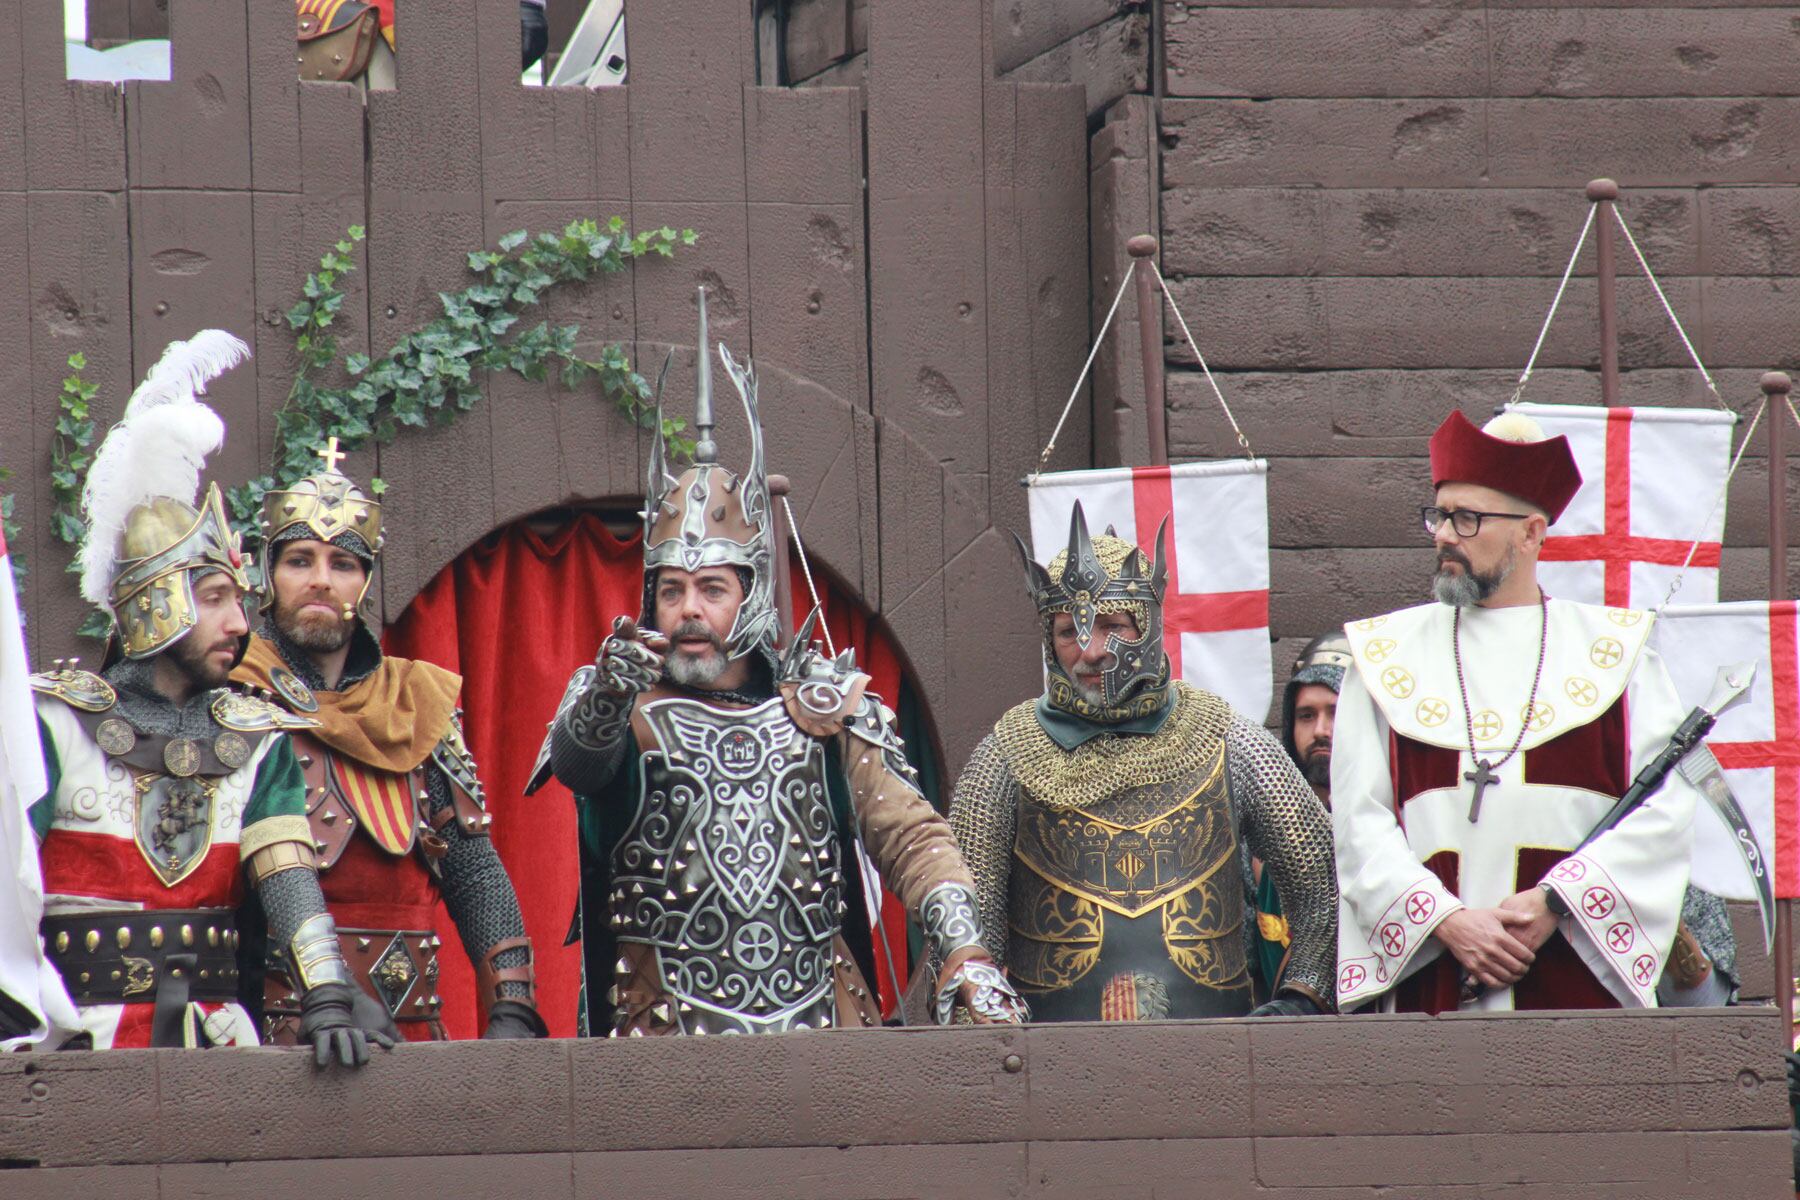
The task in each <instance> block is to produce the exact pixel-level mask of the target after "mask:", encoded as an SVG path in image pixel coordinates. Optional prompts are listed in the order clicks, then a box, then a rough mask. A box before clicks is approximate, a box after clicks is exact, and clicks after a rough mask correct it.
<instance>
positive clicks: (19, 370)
mask: <svg viewBox="0 0 1800 1200" xmlns="http://www.w3.org/2000/svg"><path fill="white" fill-rule="evenodd" d="M5 20H6V18H5V17H3V16H0V24H4V22H5ZM4 53H5V51H4V49H0V55H4ZM30 211H31V205H30V201H29V198H28V197H27V196H26V195H25V194H24V193H23V192H10V193H7V192H0V278H4V279H7V280H11V281H13V285H12V286H11V287H9V288H7V289H5V290H3V291H0V395H5V396H10V397H13V401H12V403H10V404H5V405H0V467H3V468H5V469H6V470H7V471H9V472H11V474H12V479H13V481H14V482H12V483H9V484H6V485H4V486H6V487H7V488H8V489H9V494H10V495H11V496H12V498H13V519H14V520H16V521H18V522H19V529H20V532H19V533H17V534H15V535H14V536H13V538H12V539H11V544H9V545H8V547H7V551H8V553H9V554H11V555H13V556H15V560H16V556H19V555H23V556H24V557H25V559H26V561H27V563H28V565H30V566H33V567H35V566H37V565H38V561H39V560H38V556H37V543H38V541H39V540H40V539H41V540H48V527H49V524H50V515H49V512H48V510H45V512H44V513H43V515H42V516H41V517H40V516H39V515H38V497H37V492H38V490H39V488H40V487H42V486H43V484H44V482H45V481H43V480H40V479H39V478H38V476H40V475H43V474H45V473H46V472H44V471H42V470H34V469H33V467H34V465H35V464H36V463H37V462H38V459H37V457H36V455H35V454H34V452H33V443H34V442H35V441H36V440H37V437H38V428H37V427H38V425H39V424H40V423H41V424H44V425H49V424H51V423H52V422H53V421H54V417H53V416H52V415H51V413H52V406H53V405H54V404H55V403H56V397H55V395H54V394H53V393H46V394H45V395H44V396H43V398H42V399H39V398H38V397H36V396H35V395H34V394H33V392H32V386H31V376H32V367H33V365H34V364H33V361H32V354H31V335H32V324H33V322H32V319H31V287H30V279H31V240H30V238H29V237H28V236H27V234H28V231H29V229H30V228H31V222H30ZM64 369H65V370H67V368H66V367H65V368H64ZM37 574H39V572H37V571H33V572H31V574H30V575H28V576H27V577H26V580H25V584H24V587H23V588H21V589H20V590H19V605H20V607H21V608H22V609H23V611H24V612H25V614H26V615H27V619H28V621H29V624H28V625H27V627H26V648H27V652H28V653H29V651H30V646H31V636H32V634H34V633H35V632H36V624H37V623H36V621H35V620H31V618H34V617H35V616H36V615H37V613H38V612H39V611H40V610H39V609H38V608H37V606H36V604H35V603H34V601H33V598H32V594H33V591H34V588H35V585H36V580H35V576H36V575H37ZM34 661H36V660H35V659H34Z"/></svg>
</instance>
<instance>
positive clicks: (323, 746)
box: [235, 438, 547, 1042]
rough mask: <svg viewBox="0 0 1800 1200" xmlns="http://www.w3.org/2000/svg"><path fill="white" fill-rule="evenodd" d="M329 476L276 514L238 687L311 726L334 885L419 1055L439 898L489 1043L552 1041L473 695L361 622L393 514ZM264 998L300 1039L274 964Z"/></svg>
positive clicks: (270, 514) (356, 970)
mask: <svg viewBox="0 0 1800 1200" xmlns="http://www.w3.org/2000/svg"><path fill="white" fill-rule="evenodd" d="M320 456H321V457H322V458H323V459H324V460H325V468H324V469H323V470H321V471H318V472H316V473H314V474H312V475H309V476H307V477H306V478H304V479H302V480H300V481H299V482H297V483H295V484H294V485H293V486H292V487H291V488H286V489H281V490H274V491H270V492H269V493H267V495H265V496H264V498H263V507H262V515H261V520H260V522H259V524H260V527H261V532H262V536H263V538H264V541H265V544H266V545H267V547H268V550H267V553H266V556H265V557H266V560H267V578H266V580H265V583H264V587H263V597H262V607H263V611H264V614H265V616H264V620H263V624H262V627H261V629H260V630H259V631H258V633H257V634H256V635H255V636H254V637H252V638H251V640H250V648H249V651H248V652H247V653H246V654H245V656H244V661H243V663H242V664H241V665H240V666H239V667H238V669H237V672H236V675H235V678H237V679H238V680H239V681H240V682H242V683H245V684H248V685H251V686H253V687H255V688H258V689H263V690H265V691H266V692H267V693H268V694H270V695H272V696H273V697H275V698H276V699H277V700H278V701H279V702H280V703H282V704H285V705H287V706H288V707H290V708H291V709H293V710H294V711H295V712H298V713H302V714H304V715H306V716H308V717H309V718H310V719H311V720H312V722H313V723H314V728H311V729H307V730H305V731H304V732H301V733H298V734H296V735H295V739H294V741H295V748H296V751H297V752H298V754H299V762H300V766H301V768H302V770H303V771H304V773H305V775H306V783H307V805H306V816H307V820H308V822H309V823H310V825H311V829H312V839H313V844H314V846H315V847H316V850H317V853H318V858H319V874H320V882H321V883H322V885H323V886H324V889H325V899H326V902H327V903H328V904H329V905H330V907H331V912H332V915H333V916H334V917H335V918H336V919H337V922H338V929H337V934H338V939H339V946H340V949H341V950H342V952H343V954H344V958H345V960H346V961H347V962H348V963H349V964H350V968H351V971H352V972H353V974H354V975H355V977H356V982H357V985H358V987H359V989H360V990H361V993H362V995H361V997H360V1000H361V1003H362V1004H363V1005H364V1007H365V1008H368V1009H372V1010H373V1011H374V1013H375V1014H376V1015H377V1016H378V1018H379V1019H381V1020H382V1021H385V1022H387V1024H388V1027H389V1028H390V1029H391V1030H393V1031H395V1032H396V1033H397V1034H398V1035H399V1036H402V1037H404V1038H406V1039H407V1040H409V1041H436V1040H442V1039H444V1038H446V1037H447V1036H448V1033H447V1032H446V1030H445V1028H444V1022H443V1020H442V999H441V997H440V995H439V993H438V987H437V984H438V953H439V947H440V946H441V945H442V940H443V939H442V938H441V937H440V936H439V934H438V930H437V915H436V914H437V908H438V901H439V900H440V898H441V899H442V901H443V904H444V907H445V909H446V910H447V911H448V912H449V914H450V919H451V921H452V922H454V923H455V925H456V931H457V934H458V935H459V937H460V940H461V942H462V946H463V950H464V951H465V952H466V953H467V954H468V957H469V961H470V963H471V964H473V966H474V968H475V980H476V1000H477V1005H478V1007H479V1009H480V1012H481V1015H482V1018H483V1020H484V1022H485V1028H484V1033H483V1036H484V1037H486V1038H490V1039H491V1038H531V1037H544V1036H545V1035H546V1033H547V1030H546V1028H545V1026H544V1022H543V1019H542V1018H541V1017H540V1016H539V1014H538V1010H537V1002H536V994H535V987H534V983H533V973H532V960H531V943H530V940H529V939H528V938H527V937H526V936H525V923H524V920H523V918H522V917H521V915H520V912H519V901H518V897H517V895H516V894H515V893H514V891H513V885H512V880H511V879H510V878H509V877H508V875H507V873H506V867H505V866H504V865H503V864H502V863H501V861H500V855H499V854H498V853H497V852H496V851H495V849H494V843H493V840H492V839H491V838H490V837H489V836H488V826H489V818H488V814H487V812H486V811H485V805H484V800H483V794H482V786H481V781H480V779H479V777H478V776H477V774H476V769H475V760H474V758H473V756H472V755H471V754H470V753H469V749H468V745H467V743H466V742H465V741H464V739H463V728H462V710H461V709H459V708H458V707H457V702H458V698H459V696H460V694H461V691H462V679H461V678H460V677H459V676H457V675H456V674H454V673H452V672H450V671H447V670H445V669H444V668H442V667H439V666H437V665H436V664H435V663H428V662H422V661H417V660H414V659H407V658H400V657H398V656H396V655H391V654H383V653H382V650H381V646H380V644H379V643H378V642H376V640H375V636H374V634H373V633H372V632H371V631H370V629H369V624H368V621H367V620H366V619H365V617H364V608H365V604H366V600H367V596H368V592H369V584H370V580H371V578H372V575H373V572H374V569H375V565H376V559H377V556H378V555H379V554H380V553H381V549H382V546H383V543H384V535H383V533H382V529H381V504H380V502H379V501H377V500H376V499H374V498H373V497H372V496H369V495H368V494H366V493H365V492H364V491H363V490H362V488H360V487H359V486H357V485H356V484H355V483H354V482H353V481H352V480H351V479H350V478H349V477H348V476H346V475H344V474H343V473H342V472H341V471H339V470H338V459H339V458H341V457H342V453H341V452H340V451H338V449H337V439H336V438H332V439H331V441H330V443H329V444H328V445H327V446H326V447H325V448H324V449H323V450H321V452H320ZM266 969H267V976H266V981H265V986H264V988H263V992H262V1008H263V1021H264V1025H265V1028H266V1032H267V1036H268V1037H269V1039H270V1040H271V1041H275V1042H287V1041H291V1040H292V1039H293V1038H294V1037H295V1036H296V1033H297V1021H298V1015H299V1014H298V1010H297V1008H296V1000H297V997H296V995H295V989H294V986H293V973H292V970H291V969H290V966H289V964H288V962H287V961H286V956H285V955H284V954H283V953H282V952H281V951H280V948H279V946H277V947H275V953H274V954H273V955H272V956H271V957H270V960H269V962H268V963H267V968H266Z"/></svg>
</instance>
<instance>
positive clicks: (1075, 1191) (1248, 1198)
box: [1025, 1137, 1311, 1200]
mask: <svg viewBox="0 0 1800 1200" xmlns="http://www.w3.org/2000/svg"><path fill="white" fill-rule="evenodd" d="M1251 1146H1252V1143H1251V1141H1250V1139H1249V1138H1230V1137H1216V1138H1205V1139H1183V1140H1179V1141H1177V1140H1167V1141H1138V1140H1126V1141H1050V1142H1032V1143H1031V1145H1030V1148H1029V1149H1030V1180H1029V1190H1028V1191H1027V1192H1026V1193H1025V1194H1026V1195H1028V1196H1032V1197H1042V1198H1043V1200H1131V1198H1134V1197H1144V1196H1189V1195H1197V1194H1202V1193H1196V1192H1195V1191H1194V1189H1195V1187H1196V1186H1199V1181H1201V1180H1204V1181H1205V1183H1204V1193H1203V1194H1204V1195H1205V1196H1206V1198H1207V1200H1239V1198H1240V1197H1241V1198H1242V1200H1260V1198H1261V1197H1264V1196H1267V1195H1268V1192H1266V1191H1265V1190H1264V1189H1263V1188H1262V1187H1261V1186H1259V1185H1258V1183H1257V1178H1256V1174H1257V1173H1256V1163H1255V1159H1254V1155H1253V1154H1252V1150H1251ZM1308 1191H1309V1194H1311V1189H1309V1190H1308Z"/></svg>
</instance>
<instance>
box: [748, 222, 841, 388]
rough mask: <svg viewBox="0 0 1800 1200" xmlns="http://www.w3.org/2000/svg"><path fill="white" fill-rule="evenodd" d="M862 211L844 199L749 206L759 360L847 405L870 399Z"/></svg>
mask: <svg viewBox="0 0 1800 1200" xmlns="http://www.w3.org/2000/svg"><path fill="white" fill-rule="evenodd" d="M860 217H861V212H860V209H858V208H855V207H852V206H850V205H847V204H830V205H827V204H811V205H807V204H752V205H750V206H749V251H750V280H751V291H752V292H753V293H754V294H755V295H756V296H757V297H758V298H759V300H760V301H761V304H762V307H761V308H759V309H757V313H756V342H755V347H754V349H755V352H756V357H757V360H758V362H759V363H762V364H766V365H767V366H769V367H780V368H781V369H783V370H787V371H791V372H793V373H794V374H795V375H798V376H802V377H804V378H807V379H810V380H813V381H814V382H816V383H817V384H818V385H819V386H820V387H823V388H825V389H826V390H828V391H830V392H831V393H833V394H834V395H836V396H839V397H840V398H842V399H843V400H844V401H845V402H846V403H849V404H854V405H857V406H858V407H863V408H866V407H867V405H868V403H869V379H868V345H869V342H868V319H867V312H868V309H867V307H866V303H865V295H864V275H863V270H862V267H863V262H864V253H863V251H864V248H863V242H862V221H861V219H860Z"/></svg>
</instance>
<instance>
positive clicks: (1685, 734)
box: [1574, 708, 1718, 854]
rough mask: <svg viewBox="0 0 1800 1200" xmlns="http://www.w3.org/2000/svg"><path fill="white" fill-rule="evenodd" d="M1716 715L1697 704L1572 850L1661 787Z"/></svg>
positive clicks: (1579, 848)
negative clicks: (1660, 749)
mask: <svg viewBox="0 0 1800 1200" xmlns="http://www.w3.org/2000/svg"><path fill="white" fill-rule="evenodd" d="M1717 719H1718V718H1716V717H1714V716H1713V714H1711V713H1709V712H1707V711H1706V710H1705V709H1704V708H1696V709H1695V710H1694V711H1693V712H1691V713H1689V714H1688V715H1687V720H1685V721H1683V722H1682V723H1681V724H1680V725H1679V726H1678V727H1677V728H1676V730H1675V732H1674V734H1672V735H1671V736H1670V738H1669V744H1668V745H1666V746H1664V747H1663V748H1662V752H1661V753H1660V754H1658V755H1657V756H1656V757H1655V758H1653V759H1651V760H1650V761H1649V762H1648V763H1646V764H1645V766H1644V769H1643V770H1641V771H1639V772H1638V774H1637V778H1636V779H1634V780H1632V781H1631V786H1630V787H1628V788H1626V789H1625V794H1624V795H1622V796H1620V797H1619V799H1618V801H1617V802H1616V803H1615V804H1614V805H1613V806H1612V807H1611V808H1609V809H1607V810H1606V815H1605V816H1603V817H1601V818H1600V822H1599V824H1597V825H1595V826H1594V828H1593V829H1592V830H1590V831H1589V833H1588V835H1587V836H1586V837H1584V838H1582V839H1581V844H1580V845H1579V846H1577V847H1575V851H1574V852H1575V853H1577V854H1579V853H1580V852H1581V851H1583V850H1586V849H1587V848H1588V847H1589V846H1591V845H1593V843H1594V840H1595V839H1596V838H1598V837H1600V835H1601V834H1603V833H1605V832H1607V831H1608V830H1609V829H1612V828H1613V827H1614V826H1616V825H1617V824H1618V823H1619V822H1620V821H1623V820H1624V819H1625V818H1626V817H1628V816H1630V815H1631V814H1632V813H1633V812H1635V811H1636V810H1637V809H1638V807H1639V806H1640V805H1642V804H1643V803H1644V801H1646V800H1648V799H1649V798H1650V797H1651V796H1652V795H1654V794H1655V792H1656V790H1657V789H1658V788H1660V787H1662V785H1663V782H1664V781H1665V780H1667V779H1668V777H1669V772H1671V771H1673V770H1674V769H1675V768H1676V766H1678V765H1679V764H1680V762H1681V760H1682V759H1684V758H1686V757H1687V755H1688V752H1689V751H1691V750H1692V749H1693V748H1694V747H1695V746H1698V745H1699V744H1700V739H1701V738H1703V737H1705V736H1706V735H1707V734H1708V733H1710V732H1711V731H1712V727H1713V722H1714V721H1716V720H1717Z"/></svg>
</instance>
